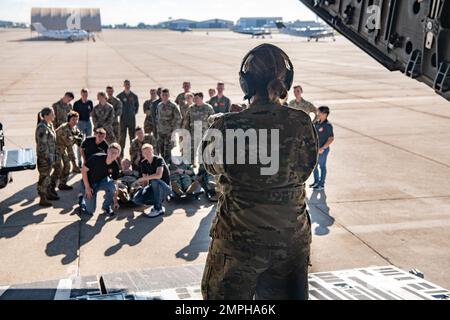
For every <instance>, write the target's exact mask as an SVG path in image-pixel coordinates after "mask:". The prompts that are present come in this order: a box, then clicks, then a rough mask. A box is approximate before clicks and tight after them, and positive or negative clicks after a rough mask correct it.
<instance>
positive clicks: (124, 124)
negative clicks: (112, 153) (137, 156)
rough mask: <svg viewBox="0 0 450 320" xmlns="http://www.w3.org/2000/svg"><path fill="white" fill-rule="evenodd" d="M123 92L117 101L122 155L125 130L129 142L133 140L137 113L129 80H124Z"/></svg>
mask: <svg viewBox="0 0 450 320" xmlns="http://www.w3.org/2000/svg"><path fill="white" fill-rule="evenodd" d="M123 87H124V91H122V92H121V93H120V94H119V95H118V96H117V99H119V100H120V101H122V115H121V116H120V134H119V136H120V140H119V144H120V146H121V147H122V154H121V155H123V152H124V150H125V142H126V140H127V130H128V136H129V137H130V144H131V140H133V139H134V136H135V132H134V130H135V129H136V114H137V113H138V111H139V99H138V96H137V95H135V94H134V93H133V92H132V91H131V90H130V88H131V83H130V80H125V81H124V82H123Z"/></svg>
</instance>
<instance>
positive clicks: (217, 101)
mask: <svg viewBox="0 0 450 320" xmlns="http://www.w3.org/2000/svg"><path fill="white" fill-rule="evenodd" d="M224 90H225V83H223V82H218V83H217V94H216V95H215V96H214V97H212V98H211V99H210V100H209V102H208V103H209V104H210V105H211V106H212V107H213V109H214V112H215V113H226V112H230V107H231V101H230V99H228V98H227V97H225V96H224V95H223V91H224Z"/></svg>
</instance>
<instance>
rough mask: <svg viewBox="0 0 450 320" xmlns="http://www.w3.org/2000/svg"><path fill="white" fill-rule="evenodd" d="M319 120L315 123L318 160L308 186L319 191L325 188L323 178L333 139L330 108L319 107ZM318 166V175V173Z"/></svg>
mask: <svg viewBox="0 0 450 320" xmlns="http://www.w3.org/2000/svg"><path fill="white" fill-rule="evenodd" d="M318 111H319V114H318V117H319V120H318V121H317V122H316V123H315V125H314V126H315V128H316V131H317V134H318V136H319V161H318V162H317V166H316V168H315V169H314V183H313V184H311V185H310V188H313V189H314V190H317V191H321V190H323V189H324V188H325V178H326V176H327V158H328V153H329V152H330V145H331V144H332V143H333V141H334V134H333V125H332V124H331V123H330V122H329V121H328V115H329V114H330V108H328V107H319V110H318ZM319 167H320V175H319Z"/></svg>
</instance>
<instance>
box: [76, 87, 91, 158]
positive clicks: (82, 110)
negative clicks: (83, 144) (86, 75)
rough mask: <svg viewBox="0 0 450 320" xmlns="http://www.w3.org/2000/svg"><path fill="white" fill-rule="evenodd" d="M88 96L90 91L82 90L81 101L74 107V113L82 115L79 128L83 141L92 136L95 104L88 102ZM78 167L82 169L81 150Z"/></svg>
mask: <svg viewBox="0 0 450 320" xmlns="http://www.w3.org/2000/svg"><path fill="white" fill-rule="evenodd" d="M88 95H89V91H88V89H86V88H83V89H81V99H80V100H78V101H76V102H75V103H74V105H73V111H76V112H78V114H79V115H80V120H79V121H78V124H77V127H78V129H80V131H81V134H82V135H83V139H86V137H90V136H91V135H92V122H91V112H92V109H94V104H93V103H92V101H91V100H88ZM78 166H80V167H81V154H80V148H78Z"/></svg>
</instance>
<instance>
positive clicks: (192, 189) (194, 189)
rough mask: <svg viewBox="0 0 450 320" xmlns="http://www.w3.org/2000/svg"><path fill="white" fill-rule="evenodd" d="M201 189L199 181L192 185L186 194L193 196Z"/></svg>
mask: <svg viewBox="0 0 450 320" xmlns="http://www.w3.org/2000/svg"><path fill="white" fill-rule="evenodd" d="M199 188H200V183H199V182H198V181H197V180H195V181H194V182H192V183H191V185H190V186H189V188H187V190H186V193H189V194H192V193H194V192H196V191H197V190H198V189H199Z"/></svg>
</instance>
